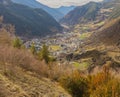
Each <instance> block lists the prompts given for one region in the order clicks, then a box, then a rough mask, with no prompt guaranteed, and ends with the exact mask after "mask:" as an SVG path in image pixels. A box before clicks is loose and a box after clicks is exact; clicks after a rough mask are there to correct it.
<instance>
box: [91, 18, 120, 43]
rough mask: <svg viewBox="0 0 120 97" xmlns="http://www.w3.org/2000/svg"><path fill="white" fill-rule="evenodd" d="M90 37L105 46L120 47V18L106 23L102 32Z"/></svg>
mask: <svg viewBox="0 0 120 97" xmlns="http://www.w3.org/2000/svg"><path fill="white" fill-rule="evenodd" d="M92 37H93V39H96V40H98V41H99V42H102V43H104V44H107V45H120V18H117V19H113V20H111V21H107V23H106V24H105V25H104V26H103V28H102V30H100V31H99V32H96V33H93V35H92Z"/></svg>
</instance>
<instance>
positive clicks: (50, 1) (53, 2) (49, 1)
mask: <svg viewBox="0 0 120 97" xmlns="http://www.w3.org/2000/svg"><path fill="white" fill-rule="evenodd" d="M37 1H39V2H41V3H43V4H45V5H48V6H50V7H60V6H70V5H77V6H78V5H83V4H85V3H88V2H90V1H96V2H99V1H102V0H37Z"/></svg>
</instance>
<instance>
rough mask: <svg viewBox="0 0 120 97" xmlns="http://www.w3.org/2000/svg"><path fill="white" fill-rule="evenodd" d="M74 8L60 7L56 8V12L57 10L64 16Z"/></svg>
mask: <svg viewBox="0 0 120 97" xmlns="http://www.w3.org/2000/svg"><path fill="white" fill-rule="evenodd" d="M74 8H75V6H61V7H59V8H56V10H58V11H59V12H61V13H62V14H64V16H65V15H66V14H67V13H68V12H70V11H72V10H73V9H74Z"/></svg>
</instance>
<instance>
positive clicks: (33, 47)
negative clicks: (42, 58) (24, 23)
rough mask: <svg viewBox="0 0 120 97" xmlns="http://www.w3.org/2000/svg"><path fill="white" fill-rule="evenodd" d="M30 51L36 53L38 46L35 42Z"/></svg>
mask: <svg viewBox="0 0 120 97" xmlns="http://www.w3.org/2000/svg"><path fill="white" fill-rule="evenodd" d="M30 51H31V52H32V54H36V48H35V44H34V43H32V45H31V48H30Z"/></svg>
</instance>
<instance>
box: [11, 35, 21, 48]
mask: <svg viewBox="0 0 120 97" xmlns="http://www.w3.org/2000/svg"><path fill="white" fill-rule="evenodd" d="M21 46H22V41H21V40H20V39H19V38H18V37H16V38H15V39H14V40H13V47H15V48H18V49H20V48H21Z"/></svg>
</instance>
